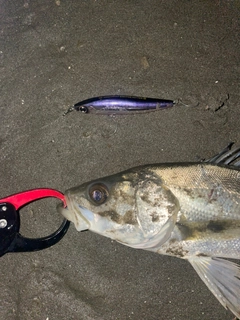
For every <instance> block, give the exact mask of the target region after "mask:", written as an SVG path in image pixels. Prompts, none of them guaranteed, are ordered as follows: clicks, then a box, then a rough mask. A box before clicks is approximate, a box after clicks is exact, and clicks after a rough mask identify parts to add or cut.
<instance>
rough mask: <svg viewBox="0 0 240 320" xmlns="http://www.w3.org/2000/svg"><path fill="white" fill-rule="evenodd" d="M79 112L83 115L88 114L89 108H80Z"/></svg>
mask: <svg viewBox="0 0 240 320" xmlns="http://www.w3.org/2000/svg"><path fill="white" fill-rule="evenodd" d="M79 111H81V112H82V113H88V108H87V107H85V106H82V107H80V108H79Z"/></svg>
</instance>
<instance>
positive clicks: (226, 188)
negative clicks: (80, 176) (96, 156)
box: [58, 147, 240, 317]
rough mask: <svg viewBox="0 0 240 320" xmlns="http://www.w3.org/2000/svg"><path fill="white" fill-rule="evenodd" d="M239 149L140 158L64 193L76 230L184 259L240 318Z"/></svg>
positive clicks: (65, 209)
mask: <svg viewBox="0 0 240 320" xmlns="http://www.w3.org/2000/svg"><path fill="white" fill-rule="evenodd" d="M239 159H240V149H235V150H233V151H231V150H230V147H229V148H227V149H225V150H224V151H223V152H221V153H220V154H218V155H217V156H215V157H213V158H211V159H209V160H207V161H205V162H201V163H187V164H162V165H146V166H141V167H138V168H133V169H130V170H128V171H125V172H122V173H119V174H116V175H112V176H109V177H105V178H101V179H98V180H95V181H91V182H89V183H85V184H83V185H81V186H79V187H76V188H72V189H70V190H68V191H66V193H65V197H66V202H67V208H61V207H59V208H58V210H59V211H60V212H61V213H62V214H63V215H64V216H65V217H66V218H67V219H69V220H70V221H72V222H73V223H74V224H75V226H76V228H77V230H79V231H81V230H86V229H89V230H91V231H93V232H96V233H99V234H101V235H104V236H106V237H109V238H111V239H114V240H116V241H118V242H121V243H122V244H124V245H127V246H130V247H133V248H138V249H144V250H150V251H153V252H157V253H159V254H166V255H171V256H175V257H178V258H182V259H186V260H188V261H189V262H190V263H191V264H192V266H193V267H194V269H195V270H196V272H197V273H198V275H199V276H200V277H201V279H202V280H203V281H204V283H205V284H206V285H207V286H208V288H209V289H210V290H211V292H212V293H213V294H214V295H215V296H216V298H217V299H218V300H219V301H220V303H221V304H222V305H223V306H224V307H225V308H228V309H230V310H231V311H232V312H233V314H234V315H235V316H237V317H240V280H239V278H240V269H239V266H238V265H237V264H234V263H232V262H230V261H227V260H225V259H222V258H233V259H240V169H239V165H240V160H239Z"/></svg>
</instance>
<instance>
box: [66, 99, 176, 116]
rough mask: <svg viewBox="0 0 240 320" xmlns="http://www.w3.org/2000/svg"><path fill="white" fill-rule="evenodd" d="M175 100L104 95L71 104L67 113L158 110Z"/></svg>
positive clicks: (125, 112)
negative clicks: (75, 111)
mask: <svg viewBox="0 0 240 320" xmlns="http://www.w3.org/2000/svg"><path fill="white" fill-rule="evenodd" d="M174 104H175V101H172V100H164V99H157V98H143V97H134V96H102V97H95V98H90V99H87V100H83V101H80V102H78V103H76V104H74V105H73V106H71V107H70V108H69V109H68V110H67V111H66V112H65V113H64V115H66V114H67V113H69V112H71V111H74V110H77V111H80V112H82V113H95V114H107V115H111V114H129V113H135V112H136V113H140V112H149V111H156V110H159V109H165V108H171V107H173V105H174Z"/></svg>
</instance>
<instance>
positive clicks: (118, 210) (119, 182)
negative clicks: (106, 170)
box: [60, 168, 179, 249]
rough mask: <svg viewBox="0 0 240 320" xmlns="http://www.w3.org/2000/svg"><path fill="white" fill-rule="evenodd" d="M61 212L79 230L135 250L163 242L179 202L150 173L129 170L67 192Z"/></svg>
mask: <svg viewBox="0 0 240 320" xmlns="http://www.w3.org/2000/svg"><path fill="white" fill-rule="evenodd" d="M65 199H66V203H67V208H60V212H61V213H62V214H63V215H64V216H65V217H66V218H67V219H68V220H70V221H72V222H73V223H74V225H75V227H76V229H77V230H78V231H83V230H87V229H88V230H91V231H93V232H96V233H98V234H101V235H103V236H106V237H109V238H111V239H114V240H116V241H119V242H121V243H123V244H125V245H128V246H131V247H134V248H144V249H152V248H155V247H156V246H159V245H161V244H162V243H164V242H165V241H166V240H167V239H168V238H169V237H170V235H171V232H172V230H173V228H174V225H175V222H176V219H177V214H178V211H179V203H178V200H177V198H176V197H175V196H174V195H173V194H172V192H171V191H170V190H169V189H168V188H166V187H165V186H164V183H163V181H162V180H161V178H160V177H159V176H158V175H156V174H155V173H153V172H151V170H146V169H141V168H139V169H132V170H129V171H126V172H123V173H119V174H116V175H112V176H109V177H105V178H102V179H98V180H95V181H91V182H88V183H84V184H82V185H81V186H79V187H76V188H72V189H69V190H67V191H66V193H65Z"/></svg>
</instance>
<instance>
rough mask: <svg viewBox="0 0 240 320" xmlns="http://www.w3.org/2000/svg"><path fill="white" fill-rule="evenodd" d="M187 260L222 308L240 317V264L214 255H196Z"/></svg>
mask: <svg viewBox="0 0 240 320" xmlns="http://www.w3.org/2000/svg"><path fill="white" fill-rule="evenodd" d="M188 260H189V262H190V263H191V265H192V266H193V268H194V269H195V271H196V272H197V273H198V275H199V276H200V278H201V279H202V280H203V282H204V283H205V284H206V285H207V287H208V288H209V290H210V291H211V292H212V293H213V294H214V295H215V297H216V298H217V299H218V300H219V302H220V303H221V304H222V305H223V306H224V308H225V309H229V310H231V311H232V313H233V314H234V315H235V316H236V317H237V318H240V266H239V265H237V264H236V263H233V262H230V261H228V260H225V259H220V258H215V257H214V258H211V257H204V256H198V257H191V258H189V259H188Z"/></svg>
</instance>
